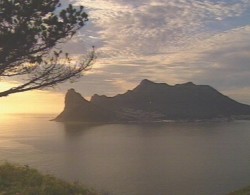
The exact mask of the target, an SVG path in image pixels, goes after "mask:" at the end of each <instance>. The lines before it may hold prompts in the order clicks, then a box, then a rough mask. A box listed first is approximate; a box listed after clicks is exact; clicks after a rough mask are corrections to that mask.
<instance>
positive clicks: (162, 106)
mask: <svg viewBox="0 0 250 195" xmlns="http://www.w3.org/2000/svg"><path fill="white" fill-rule="evenodd" d="M248 115H250V106H248V105H245V104H241V103H238V102H237V101H235V100H233V99H230V98H229V97H227V96H225V95H223V94H221V93H220V92H218V91H217V90H215V89H214V88H212V87H210V86H208V85H195V84H193V83H192V82H188V83H184V84H177V85H174V86H170V85H168V84H166V83H154V82H152V81H150V80H147V79H145V80H143V81H141V83H140V84H139V85H138V86H137V87H135V88H134V89H133V90H129V91H127V92H126V93H124V94H119V95H116V96H114V97H107V96H104V95H102V96H99V95H94V96H92V98H91V100H90V101H87V100H86V99H84V98H83V97H82V96H81V95H80V94H79V93H77V92H75V90H74V89H70V90H68V92H67V94H66V97H65V108H64V110H63V112H62V113H61V114H59V116H57V117H56V119H55V120H56V121H61V122H67V121H81V122H97V123H112V122H132V121H134V122H153V121H163V120H205V119H215V118H216V119H217V118H223V119H231V118H235V117H236V118H240V117H243V116H248Z"/></svg>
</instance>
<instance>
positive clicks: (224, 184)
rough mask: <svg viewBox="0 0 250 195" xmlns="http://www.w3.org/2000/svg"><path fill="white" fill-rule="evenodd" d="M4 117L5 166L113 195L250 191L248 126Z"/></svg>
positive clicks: (0, 141)
mask: <svg viewBox="0 0 250 195" xmlns="http://www.w3.org/2000/svg"><path fill="white" fill-rule="evenodd" d="M54 117H55V116H54V115H35V114H33V115H29V114H24V115H21V114H19V115H2V116H0V161H1V162H4V161H8V162H13V163H18V164H21V165H29V166H31V167H33V168H36V169H38V170H40V171H41V172H43V173H45V174H52V175H55V176H57V177H59V178H62V179H63V180H66V181H71V182H74V181H77V182H80V183H82V184H83V185H84V186H86V187H89V188H93V189H95V190H96V191H100V192H104V193H108V194H110V195H222V194H227V193H228V192H231V191H234V190H237V189H240V188H242V187H245V186H248V185H250V121H230V122H222V121H220V122H219V121H217V122H198V123H195V122H193V123H192V122H182V123H175V122H172V123H148V124H103V125H101V124H99V125H87V124H80V123H78V124H67V125H66V124H63V123H58V122H54V121H50V119H53V118H54Z"/></svg>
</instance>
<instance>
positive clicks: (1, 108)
mask: <svg viewBox="0 0 250 195" xmlns="http://www.w3.org/2000/svg"><path fill="white" fill-rule="evenodd" d="M13 86H15V83H13V82H0V91H3V90H6V89H9V88H10V87H13ZM63 102H64V95H63V94H60V93H55V92H50V91H41V90H35V91H29V92H24V93H18V94H11V95H9V96H7V97H1V98H0V114H5V113H60V112H61V111H62V110H63Z"/></svg>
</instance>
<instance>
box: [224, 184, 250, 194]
mask: <svg viewBox="0 0 250 195" xmlns="http://www.w3.org/2000/svg"><path fill="white" fill-rule="evenodd" d="M228 195H250V186H248V187H246V188H243V189H241V190H237V191H235V192H231V193H229V194H228Z"/></svg>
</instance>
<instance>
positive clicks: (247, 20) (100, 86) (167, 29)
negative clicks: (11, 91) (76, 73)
mask: <svg viewBox="0 0 250 195" xmlns="http://www.w3.org/2000/svg"><path fill="white" fill-rule="evenodd" d="M64 3H73V4H76V5H79V4H82V5H84V6H85V7H86V11H87V12H88V14H89V19H90V21H89V22H88V23H87V25H86V26H85V27H84V28H83V29H82V30H81V31H80V32H79V33H78V34H77V35H76V37H75V38H74V39H73V40H72V41H71V42H70V43H68V44H67V45H65V46H64V49H65V51H69V52H70V53H71V54H72V55H79V54H85V53H86V52H87V51H88V50H89V49H91V46H92V45H94V46H95V47H96V51H97V57H98V59H97V61H96V62H95V64H94V65H93V67H92V69H91V70H90V71H88V72H86V73H85V75H84V77H83V78H81V79H80V80H79V81H78V82H77V83H73V84H70V83H67V84H63V85H60V86H58V87H56V88H55V89H50V90H49V91H34V92H28V93H23V94H17V95H11V96H9V97H6V98H1V99H0V112H2V113H5V112H25V113H26V112H36V113H39V112H43V113H45V112H53V113H57V112H60V111H61V110H62V109H63V101H64V99H63V98H64V94H65V92H66V91H67V89H68V88H75V89H76V90H77V91H79V92H80V93H82V95H83V96H86V97H90V96H92V95H93V94H95V93H97V94H105V95H109V96H111V95H115V94H117V93H123V92H125V91H127V90H128V89H131V88H133V87H135V86H136V85H137V84H138V83H139V82H140V80H142V79H144V78H147V79H151V80H153V81H155V82H166V83H168V84H176V83H184V82H188V81H192V82H194V83H196V84H208V85H211V86H213V87H214V88H216V89H218V90H219V91H221V92H223V93H224V94H226V95H228V96H230V97H232V98H234V99H236V100H238V101H240V102H243V103H248V104H250V0H204V1H203V0H78V1H69V0H64ZM19 82H20V81H19ZM15 83H16V81H9V80H8V81H3V80H2V81H1V82H0V90H3V89H4V88H8V87H10V86H14V85H15Z"/></svg>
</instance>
